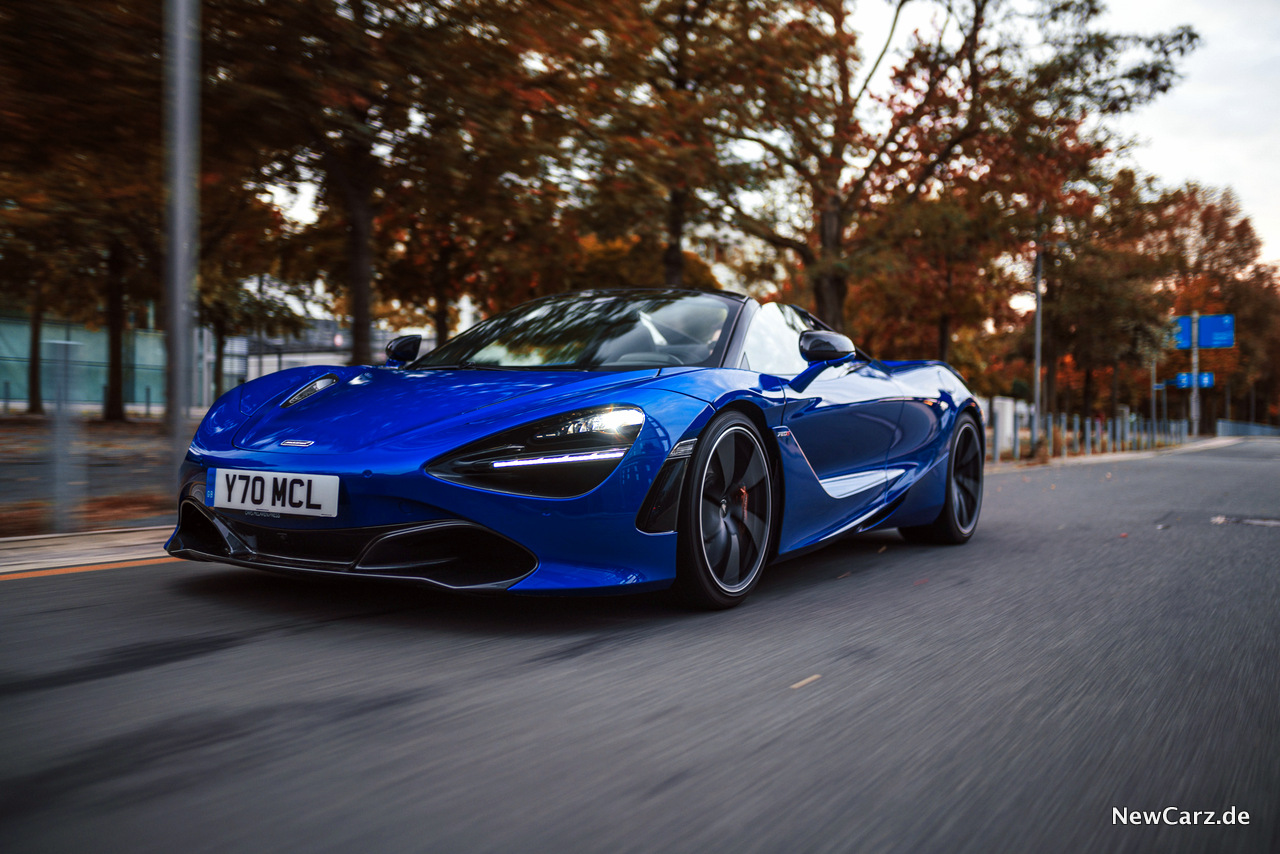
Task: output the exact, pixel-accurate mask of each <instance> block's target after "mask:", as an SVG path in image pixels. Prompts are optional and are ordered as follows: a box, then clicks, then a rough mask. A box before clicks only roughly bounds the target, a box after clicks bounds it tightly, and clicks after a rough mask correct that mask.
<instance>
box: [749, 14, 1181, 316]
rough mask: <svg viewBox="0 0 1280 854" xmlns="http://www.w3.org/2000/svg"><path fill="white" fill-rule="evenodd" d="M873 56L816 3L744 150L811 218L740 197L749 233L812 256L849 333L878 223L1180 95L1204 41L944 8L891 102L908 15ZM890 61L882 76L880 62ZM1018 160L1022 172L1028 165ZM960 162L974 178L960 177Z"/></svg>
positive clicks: (843, 20)
mask: <svg viewBox="0 0 1280 854" xmlns="http://www.w3.org/2000/svg"><path fill="white" fill-rule="evenodd" d="M906 5H907V4H906V2H905V0H900V2H898V3H897V4H895V6H894V17H893V24H892V25H891V26H890V28H889V32H888V33H884V34H881V37H880V38H879V40H876V41H872V42H871V49H870V51H869V52H866V53H864V51H863V47H862V39H861V37H860V35H859V33H858V31H857V29H856V26H855V19H854V15H853V12H852V10H851V9H850V7H849V6H848V5H847V4H846V3H845V2H843V0H808V2H803V3H799V4H797V5H796V16H795V19H794V20H792V21H790V22H789V23H788V24H786V25H785V26H784V27H782V28H780V29H779V30H778V31H776V32H774V33H772V34H771V35H770V40H771V43H774V44H777V45H778V46H779V51H780V53H779V55H783V56H795V55H796V54H797V52H798V53H800V54H807V55H809V56H810V57H811V60H810V61H809V62H808V63H806V64H803V65H794V64H784V66H783V67H782V68H780V69H779V70H778V73H777V74H774V75H769V76H766V77H765V78H762V82H761V85H760V86H759V87H757V88H756V89H755V90H754V91H753V98H752V99H751V105H752V107H753V110H754V114H753V119H752V121H751V122H749V123H748V124H747V125H746V126H745V127H744V128H743V129H742V130H741V131H740V132H739V136H740V137H741V138H742V139H743V140H744V141H746V142H748V143H750V144H752V145H755V146H757V147H758V149H759V151H760V164H761V167H762V169H763V170H764V171H765V173H766V175H768V176H770V177H771V178H772V179H773V180H774V181H775V182H776V183H777V184H778V185H779V186H785V187H789V188H794V190H795V191H796V192H797V194H798V200H799V201H800V202H801V204H799V205H796V206H794V207H793V208H791V209H785V208H784V209H775V210H773V211H766V210H762V209H760V208H759V207H753V206H752V205H751V204H750V203H749V202H744V201H743V200H741V199H739V200H737V201H735V202H734V203H733V206H732V207H733V211H734V222H736V223H737V224H738V226H739V227H741V228H742V229H743V230H744V231H745V232H747V233H748V234H751V235H754V236H756V237H758V238H760V239H762V240H765V241H766V242H768V243H769V244H770V245H772V246H774V247H776V248H778V249H779V250H783V251H787V252H791V253H794V254H795V255H796V256H797V257H798V258H800V260H801V262H802V264H803V266H804V269H805V271H806V276H807V278H808V280H809V284H810V287H811V289H812V293H813V301H814V305H815V306H816V309H817V311H818V313H819V314H820V315H821V316H823V317H824V319H826V320H827V321H828V322H831V323H832V324H833V325H836V326H841V327H842V326H843V325H844V323H845V317H844V313H845V302H846V297H847V294H848V289H849V282H850V279H851V277H858V276H861V275H863V274H864V273H865V272H866V271H867V270H869V269H873V268H874V267H875V263H876V262H875V256H876V255H877V253H878V252H879V251H880V250H881V249H882V248H883V245H884V244H883V237H882V236H885V235H890V234H892V233H893V229H892V228H883V227H878V225H877V224H878V223H883V222H886V221H892V220H895V219H897V218H898V217H900V216H904V215H906V211H907V210H908V209H909V208H911V207H912V206H914V205H916V204H919V203H920V202H922V201H924V200H927V199H930V198H933V197H937V196H938V195H939V194H940V193H941V192H942V189H943V187H944V186H945V180H946V177H947V175H948V174H951V175H956V174H979V175H981V174H982V173H983V172H984V171H985V170H987V169H989V168H990V167H991V164H992V161H991V159H990V157H989V149H990V148H991V147H992V146H993V145H998V144H999V142H1003V143H1005V144H1006V145H1020V144H1022V141H1023V139H1024V138H1025V137H1020V136H1019V132H1020V131H1025V130H1027V129H1038V131H1039V133H1037V134H1033V135H1032V136H1031V137H1030V139H1031V141H1032V142H1033V143H1035V142H1036V141H1037V140H1038V139H1042V138H1043V136H1044V134H1050V133H1052V132H1053V131H1054V129H1055V127H1058V126H1060V124H1061V123H1062V122H1078V121H1080V119H1081V118H1082V116H1083V115H1084V114H1085V113H1087V112H1089V111H1090V110H1093V111H1096V112H1098V113H1099V114H1110V113H1115V112H1121V111H1124V110H1127V109H1130V108H1132V107H1133V106H1135V105H1137V104H1141V103H1144V102H1146V101H1147V100H1149V99H1150V98H1152V97H1154V96H1155V95H1157V94H1159V93H1160V92H1162V91H1165V90H1166V89H1167V88H1168V87H1169V86H1170V85H1171V84H1172V82H1173V81H1174V79H1175V77H1176V74H1175V66H1176V60H1177V59H1178V58H1179V57H1181V56H1182V55H1183V54H1185V52H1186V51H1188V50H1189V49H1191V47H1192V46H1193V45H1194V43H1195V36H1194V33H1192V32H1190V31H1189V30H1185V29H1183V30H1177V31H1174V32H1171V33H1167V34H1163V35H1158V36H1152V37H1137V36H1128V35H1119V34H1110V33H1105V32H1101V31H1098V30H1097V29H1096V27H1095V26H1094V25H1095V22H1096V20H1097V18H1098V17H1099V16H1100V14H1101V11H1102V10H1101V6H1100V5H1099V4H1097V3H1094V2H1085V0H1081V2H1065V3H1064V2H1040V3H1034V4H1030V6H1029V7H1024V5H1023V4H1017V3H1013V2H1005V1H1004V0H969V2H964V3H958V4H953V3H946V4H943V3H939V4H937V6H936V7H935V8H936V15H935V18H934V23H933V24H932V26H931V27H929V28H927V29H922V30H920V31H918V32H917V33H916V34H915V35H914V36H913V37H912V38H911V39H910V40H909V42H908V47H907V49H906V52H905V55H904V56H903V57H901V58H900V59H899V60H898V62H897V65H896V66H895V68H894V69H893V72H892V74H891V75H890V87H889V90H888V91H887V92H883V93H877V92H876V91H874V87H873V82H874V81H875V80H876V79H877V73H878V72H879V69H880V68H881V66H882V64H883V63H884V62H885V60H886V57H887V56H888V55H889V52H890V48H891V45H892V44H893V39H894V33H895V31H896V27H897V25H898V23H899V21H900V19H901V15H902V13H903V11H904V8H905V7H906ZM871 56H874V57H875V58H874V59H872V60H871V61H870V62H867V59H868V58H869V57H871ZM1014 162H1016V159H1015V161H1014ZM957 164H960V165H962V166H963V168H962V169H959V170H957V169H954V168H953V167H954V166H956V165H957Z"/></svg>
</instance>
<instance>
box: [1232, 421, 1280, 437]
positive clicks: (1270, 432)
mask: <svg viewBox="0 0 1280 854" xmlns="http://www.w3.org/2000/svg"><path fill="white" fill-rule="evenodd" d="M1218 435H1219V436H1280V427H1272V426H1270V425H1267V424H1252V423H1250V422H1248V421H1228V420H1227V419H1225V418H1219V419H1218Z"/></svg>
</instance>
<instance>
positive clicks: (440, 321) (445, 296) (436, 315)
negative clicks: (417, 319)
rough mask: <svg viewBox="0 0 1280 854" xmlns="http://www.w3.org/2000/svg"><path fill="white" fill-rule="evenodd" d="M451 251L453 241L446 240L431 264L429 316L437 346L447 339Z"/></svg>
mask: <svg viewBox="0 0 1280 854" xmlns="http://www.w3.org/2000/svg"><path fill="white" fill-rule="evenodd" d="M453 253H454V245H453V242H452V241H448V242H446V243H445V245H443V246H441V247H440V251H439V252H438V253H437V254H436V261H435V263H434V264H432V265H431V277H430V280H431V298H432V301H433V302H434V308H433V310H432V312H431V318H432V321H433V322H434V324H435V329H436V346H437V347H439V346H440V345H441V344H443V343H444V342H446V341H448V340H449V281H450V278H451V276H452V269H451V267H450V264H451V262H452V260H453Z"/></svg>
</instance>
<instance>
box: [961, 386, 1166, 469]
mask: <svg viewBox="0 0 1280 854" xmlns="http://www.w3.org/2000/svg"><path fill="white" fill-rule="evenodd" d="M1004 400H1007V399H1001V398H996V399H995V400H994V401H993V405H990V406H988V407H987V413H988V417H987V421H988V425H987V426H988V437H987V453H988V456H989V458H990V459H992V460H994V461H1001V462H1002V461H1005V460H1022V459H1029V458H1031V455H1032V448H1033V445H1034V446H1035V447H1037V448H1043V450H1040V451H1039V452H1038V455H1043V456H1053V457H1066V456H1069V455H1074V456H1089V455H1092V454H1105V453H1118V452H1122V451H1148V450H1155V449H1157V448H1165V447H1172V446H1174V445H1181V444H1183V443H1184V442H1186V441H1187V438H1188V434H1189V429H1190V425H1189V424H1188V423H1187V422H1186V421H1183V420H1181V419H1156V420H1152V419H1150V418H1143V417H1142V416H1140V415H1128V416H1124V417H1121V418H1083V419H1082V418H1081V417H1080V416H1079V415H1067V414H1065V413H1047V414H1045V415H1044V416H1042V417H1040V418H1036V417H1035V415H1034V413H1031V412H1026V411H1021V410H1019V409H1018V408H1017V407H1015V406H1013V405H1012V401H1009V403H1008V404H1007V405H1002V403H1003V401H1004ZM1002 422H1003V423H1002ZM1033 431H1034V433H1035V437H1036V441H1035V442H1034V443H1033V441H1032V436H1033Z"/></svg>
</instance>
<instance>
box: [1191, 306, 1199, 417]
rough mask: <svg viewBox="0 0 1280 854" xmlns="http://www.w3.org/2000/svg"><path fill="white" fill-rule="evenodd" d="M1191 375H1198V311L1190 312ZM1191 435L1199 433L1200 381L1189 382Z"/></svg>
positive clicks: (1194, 376)
mask: <svg viewBox="0 0 1280 854" xmlns="http://www.w3.org/2000/svg"><path fill="white" fill-rule="evenodd" d="M1191 376H1192V377H1193V378H1198V377H1199V376H1200V312H1198V311H1193V312H1191ZM1191 435H1192V436H1194V437H1199V435H1200V383H1198V382H1195V381H1194V379H1193V381H1192V383H1191Z"/></svg>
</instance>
